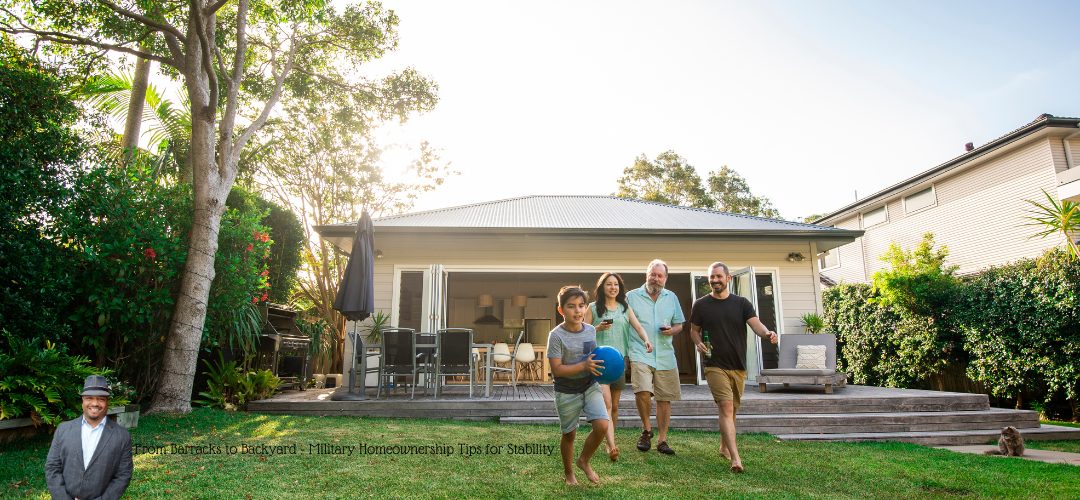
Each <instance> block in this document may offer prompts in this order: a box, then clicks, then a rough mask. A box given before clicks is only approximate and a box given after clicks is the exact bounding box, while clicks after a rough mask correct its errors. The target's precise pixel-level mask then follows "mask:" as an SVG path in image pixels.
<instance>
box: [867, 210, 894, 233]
mask: <svg viewBox="0 0 1080 500" xmlns="http://www.w3.org/2000/svg"><path fill="white" fill-rule="evenodd" d="M888 220H889V214H888V212H886V211H885V207H879V208H875V209H873V210H871V211H869V212H865V213H863V214H862V227H864V228H867V227H870V226H876V225H878V224H881V223H884V222H886V221H888Z"/></svg>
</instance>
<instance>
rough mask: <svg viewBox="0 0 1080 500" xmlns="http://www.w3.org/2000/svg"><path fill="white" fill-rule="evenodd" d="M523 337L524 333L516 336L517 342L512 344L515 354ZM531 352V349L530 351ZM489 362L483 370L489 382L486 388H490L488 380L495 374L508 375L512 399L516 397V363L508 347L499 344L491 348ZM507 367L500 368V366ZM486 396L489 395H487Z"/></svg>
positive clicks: (501, 343) (504, 344)
mask: <svg viewBox="0 0 1080 500" xmlns="http://www.w3.org/2000/svg"><path fill="white" fill-rule="evenodd" d="M524 337H525V332H521V333H520V334H518V338H517V341H515V342H514V351H515V352H517V351H519V350H520V347H521V339H523V338H524ZM530 351H531V349H530ZM488 359H489V362H488V363H486V365H485V366H484V369H485V370H487V379H488V381H489V383H488V388H489V389H490V388H491V384H490V380H491V379H492V378H493V377H494V375H495V374H497V373H499V372H504V373H508V374H509V375H510V380H509V382H510V386H511V387H513V390H514V397H515V398H516V397H517V363H516V362H515V361H514V355H513V354H511V353H510V346H508V345H506V343H505V342H499V343H497V344H495V345H494V346H492V348H491V352H490V353H489V354H488ZM504 364H505V365H508V366H502V365H504ZM487 395H488V396H490V395H491V394H490V393H488V394H487Z"/></svg>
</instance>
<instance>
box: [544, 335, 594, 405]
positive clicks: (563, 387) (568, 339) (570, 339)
mask: <svg viewBox="0 0 1080 500" xmlns="http://www.w3.org/2000/svg"><path fill="white" fill-rule="evenodd" d="M581 326H582V327H583V328H582V330H581V331H580V332H576V333H575V332H570V331H567V330H566V329H564V328H563V326H562V325H561V324H560V325H559V326H556V327H555V328H554V329H552V330H551V333H550V334H548V345H547V357H548V359H551V358H562V363H563V364H564V365H572V364H574V363H580V362H581V361H583V360H584V359H585V358H587V357H588V356H589V355H590V354H592V352H593V350H595V349H596V328H594V327H593V326H592V325H589V324H586V323H582V324H581ZM594 382H595V380H594V379H593V374H592V373H589V372H588V371H583V372H581V373H579V374H577V375H575V376H573V377H555V392H561V393H564V394H581V393H584V392H585V390H586V389H588V388H589V386H590V385H592V384H593V383H594Z"/></svg>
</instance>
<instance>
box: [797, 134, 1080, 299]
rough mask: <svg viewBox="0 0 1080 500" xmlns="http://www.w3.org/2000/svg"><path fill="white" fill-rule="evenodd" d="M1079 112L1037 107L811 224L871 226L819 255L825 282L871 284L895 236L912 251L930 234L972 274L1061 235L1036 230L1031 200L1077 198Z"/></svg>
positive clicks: (1054, 242) (1035, 250)
mask: <svg viewBox="0 0 1080 500" xmlns="http://www.w3.org/2000/svg"><path fill="white" fill-rule="evenodd" d="M1078 162H1080V118H1061V117H1055V116H1051V115H1046V114H1044V115H1041V116H1039V117H1038V118H1037V119H1036V120H1035V121H1033V122H1031V123H1029V124H1027V125H1025V126H1023V127H1021V128H1019V129H1017V130H1014V131H1012V132H1010V133H1008V134H1006V135H1004V136H1002V137H1000V138H998V139H995V140H993V141H990V142H989V143H988V144H985V145H983V146H980V147H978V148H973V149H971V150H970V151H968V152H967V153H965V154H964V155H962V156H959V157H957V158H954V159H952V160H950V161H948V162H946V163H944V164H941V165H938V166H937V167H934V168H932V169H930V170H927V171H926V172H923V173H921V174H919V175H916V176H914V177H912V178H910V179H907V180H905V181H903V182H900V183H898V184H896V185H893V186H891V187H889V188H886V189H884V190H882V191H879V192H877V193H874V194H872V195H870V196H867V197H865V198H863V199H861V200H859V201H857V202H855V203H852V204H850V205H847V206H845V207H843V208H841V209H839V210H837V211H835V212H833V213H830V214H828V215H826V216H825V217H823V218H821V219H818V220H817V221H815V224H818V225H822V226H828V227H834V228H838V229H847V230H858V229H861V230H863V231H864V232H865V234H864V235H863V236H862V237H859V238H857V239H856V240H855V241H854V242H852V243H849V244H846V245H843V246H840V247H839V248H834V249H830V250H828V251H825V252H823V253H821V254H819V255H818V260H819V265H820V269H821V274H822V277H823V278H824V280H823V281H826V282H827V281H833V282H869V281H870V279H871V277H872V276H873V275H874V273H875V272H877V271H878V270H880V269H882V268H883V267H885V266H886V264H885V263H884V262H882V261H881V260H880V259H879V257H880V256H881V255H882V254H883V253H885V251H886V250H887V249H888V247H889V244H890V243H893V242H896V243H898V244H900V245H901V246H903V247H904V248H905V249H912V248H913V247H914V246H915V245H917V244H918V243H919V241H920V240H921V239H922V236H923V234H924V233H927V232H931V233H934V240H935V242H936V244H937V245H939V246H940V245H946V246H948V248H949V257H948V259H947V262H946V263H947V264H951V265H957V266H959V269H958V273H960V274H968V273H973V272H976V271H978V270H980V269H983V268H986V267H989V266H992V265H1000V264H1004V263H1007V262H1010V261H1014V260H1017V259H1020V258H1024V257H1036V256H1038V255H1040V254H1042V253H1043V252H1044V251H1046V249H1048V248H1052V247H1055V246H1058V245H1060V244H1062V243H1063V241H1062V240H1061V238H1060V236H1049V237H1046V238H1038V237H1036V238H1032V237H1031V236H1032V235H1034V234H1035V233H1036V232H1038V231H1039V229H1038V228H1035V227H1032V226H1025V225H1024V224H1025V223H1027V222H1029V221H1027V220H1025V219H1024V217H1025V216H1026V215H1028V214H1027V211H1028V210H1029V209H1031V208H1032V207H1031V205H1030V204H1029V203H1027V202H1025V201H1024V200H1034V201H1038V202H1040V203H1045V202H1046V197H1045V196H1044V195H1043V194H1042V191H1041V190H1045V191H1046V192H1047V193H1049V194H1050V195H1051V196H1055V197H1056V198H1057V199H1059V200H1071V201H1080V168H1077V163H1078Z"/></svg>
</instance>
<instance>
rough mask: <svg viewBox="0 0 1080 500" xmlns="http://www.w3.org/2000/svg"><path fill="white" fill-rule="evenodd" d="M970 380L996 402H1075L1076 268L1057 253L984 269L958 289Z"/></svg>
mask: <svg viewBox="0 0 1080 500" xmlns="http://www.w3.org/2000/svg"><path fill="white" fill-rule="evenodd" d="M958 310H959V313H958V322H959V323H960V325H961V328H962V331H963V334H964V347H965V349H967V351H968V353H969V354H970V356H971V363H970V365H969V367H968V374H969V376H971V377H972V378H973V379H975V380H979V381H982V382H984V383H985V384H986V385H987V387H988V388H989V389H990V390H991V391H992V393H993V394H994V395H997V396H1007V397H1015V398H1018V399H1021V398H1023V395H1024V394H1028V395H1029V397H1031V398H1034V399H1037V400H1040V401H1046V400H1047V399H1050V398H1052V397H1053V396H1054V395H1055V394H1058V393H1060V394H1063V395H1064V397H1065V399H1066V400H1067V401H1068V402H1069V404H1070V405H1071V406H1072V409H1073V413H1074V418H1075V417H1080V415H1078V414H1076V402H1077V399H1078V396H1080V261H1077V260H1076V259H1070V258H1069V255H1068V254H1067V253H1066V252H1065V251H1062V250H1060V249H1055V250H1052V251H1050V252H1047V253H1046V254H1044V255H1043V256H1042V257H1040V258H1038V259H1024V260H1021V261H1018V262H1015V263H1012V264H1009V265H1005V266H1001V267H994V268H990V269H988V270H986V271H984V272H982V273H979V274H978V275H976V276H974V277H972V278H971V279H970V280H968V281H967V283H966V284H965V286H964V293H963V294H962V295H961V305H960V307H958Z"/></svg>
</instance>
